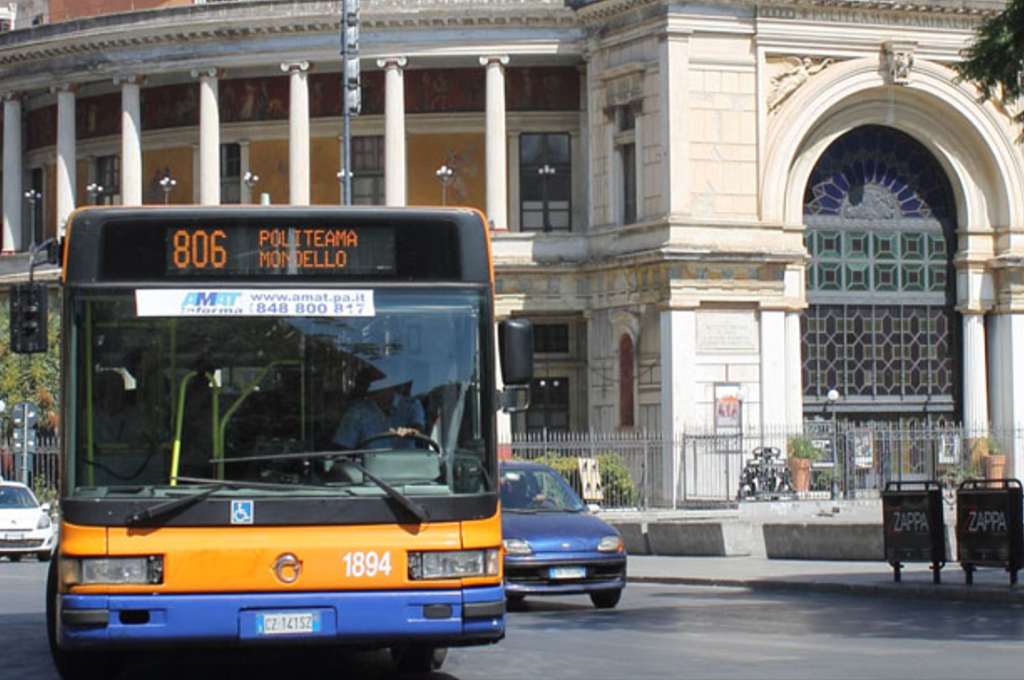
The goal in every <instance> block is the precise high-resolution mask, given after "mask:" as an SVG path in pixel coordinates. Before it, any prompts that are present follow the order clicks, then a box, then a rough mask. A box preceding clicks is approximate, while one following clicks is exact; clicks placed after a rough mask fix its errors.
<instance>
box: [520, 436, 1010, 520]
mask: <svg viewBox="0 0 1024 680" xmlns="http://www.w3.org/2000/svg"><path fill="white" fill-rule="evenodd" d="M801 442H802V443H804V444H805V445H806V446H805V448H807V449H810V450H811V451H813V452H814V456H815V458H814V460H812V462H811V472H810V479H809V483H808V485H807V487H806V488H788V489H786V490H785V492H784V494H783V495H785V496H786V497H788V498H793V499H827V498H862V497H877V496H878V495H879V493H880V492H881V490H882V489H884V488H885V485H886V484H887V483H888V482H890V481H912V480H936V481H939V482H940V483H942V484H943V485H944V486H945V487H946V488H947V490H948V493H950V494H951V493H952V490H953V489H955V487H956V486H957V485H958V484H959V483H960V482H962V481H963V480H965V479H971V478H974V479H977V478H985V477H994V476H995V477H1004V476H1006V472H1005V469H1009V468H1005V469H1004V470H1003V471H999V470H998V469H997V468H996V467H994V466H993V463H998V461H999V460H1000V456H1005V458H1012V456H1013V453H1014V452H1015V451H1016V452H1024V429H1016V430H1008V431H999V430H984V431H971V430H968V429H965V428H963V427H959V426H934V425H932V426H906V425H896V424H893V423H869V424H857V423H842V422H839V423H836V422H833V421H827V420H822V421H809V422H807V423H805V424H804V426H803V428H802V429H800V430H794V429H791V428H763V429H744V430H735V431H725V432H723V431H721V430H718V431H710V430H709V431H694V430H690V431H687V432H685V433H682V434H679V435H677V436H675V437H673V438H671V439H667V438H663V437H662V436H660V435H658V434H651V433H644V432H636V433H597V432H536V433H529V434H516V435H513V436H512V439H511V442H510V443H508V444H507V447H506V448H507V449H508V450H510V451H511V455H512V457H514V458H518V459H523V460H541V461H542V462H545V463H548V464H552V465H553V466H555V467H556V468H558V469H559V471H560V472H562V473H563V474H564V475H565V476H566V477H567V478H568V479H569V480H570V481H571V482H572V483H573V484H574V485H576V486H577V488H578V489H582V488H583V485H582V483H581V480H580V477H579V474H580V472H579V470H580V469H581V467H580V465H579V462H578V461H579V460H581V459H583V460H595V461H597V464H598V469H599V471H600V478H601V485H602V491H603V494H602V497H601V498H600V499H598V500H597V502H599V504H600V505H602V507H605V508H608V509H614V508H637V509H646V508H678V507H683V506H687V505H689V506H693V505H704V504H723V503H734V502H737V501H738V500H739V497H740V493H739V487H740V479H741V475H742V473H743V469H744V467H745V466H746V465H747V464H748V463H749V462H751V461H752V460H753V459H754V455H753V453H754V451H755V449H757V448H758V447H774V448H777V449H778V450H779V452H780V454H781V456H782V457H783V458H791V457H792V456H791V455H790V452H791V450H792V449H793V448H794V444H797V443H801ZM1006 464H1007V465H1009V464H1008V463H1006ZM1018 474H1019V473H1018ZM779 495H780V494H779V493H772V494H770V495H769V494H766V495H765V496H764V497H771V498H778V497H779ZM759 497H760V496H758V495H756V494H755V495H753V496H750V499H751V500H757V499H758V498H759ZM588 500H591V499H588Z"/></svg>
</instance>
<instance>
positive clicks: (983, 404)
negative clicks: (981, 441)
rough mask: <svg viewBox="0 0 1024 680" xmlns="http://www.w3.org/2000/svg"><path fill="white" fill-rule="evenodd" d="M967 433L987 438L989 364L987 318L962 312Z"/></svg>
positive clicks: (965, 427)
mask: <svg viewBox="0 0 1024 680" xmlns="http://www.w3.org/2000/svg"><path fill="white" fill-rule="evenodd" d="M961 319H962V324H963V336H964V429H965V430H966V431H967V436H968V437H969V438H972V439H973V438H980V437H986V436H987V435H988V424H989V415H988V362H987V360H986V350H985V345H986V342H985V315H984V314H978V313H968V312H966V311H965V312H963V313H962V315H961Z"/></svg>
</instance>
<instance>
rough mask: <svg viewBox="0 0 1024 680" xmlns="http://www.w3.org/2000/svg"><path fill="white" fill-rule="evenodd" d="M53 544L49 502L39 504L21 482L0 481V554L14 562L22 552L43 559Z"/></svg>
mask: <svg viewBox="0 0 1024 680" xmlns="http://www.w3.org/2000/svg"><path fill="white" fill-rule="evenodd" d="M56 545H57V525H56V523H54V521H53V520H52V519H51V518H50V504H49V503H43V504H42V505H40V504H39V501H38V500H36V497H35V494H33V493H32V491H31V490H29V488H28V487H27V486H25V485H24V484H20V483H18V482H4V481H0V556H3V555H6V556H7V557H8V559H10V560H11V561H12V562H17V561H18V560H20V559H21V556H22V555H35V556H36V557H37V558H38V559H39V560H40V561H43V562H45V561H47V560H49V559H50V558H51V557H52V556H53V550H54V548H55V547H56Z"/></svg>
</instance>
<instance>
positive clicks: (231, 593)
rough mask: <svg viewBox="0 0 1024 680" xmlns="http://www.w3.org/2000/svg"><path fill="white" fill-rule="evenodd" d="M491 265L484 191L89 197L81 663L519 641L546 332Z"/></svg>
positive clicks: (74, 234) (74, 276) (72, 355)
mask: <svg viewBox="0 0 1024 680" xmlns="http://www.w3.org/2000/svg"><path fill="white" fill-rule="evenodd" d="M493 277H494V275H493V265H492V260H491V255H490V241H489V235H488V230H487V227H486V222H485V220H484V219H483V216H482V215H480V214H479V213H478V212H476V211H472V210H465V209H411V208H399V209H388V208H361V209H356V208H293V207H273V208H269V207H259V206H252V207H231V208H229V207H209V208H204V207H182V208H174V207H172V208H166V207H161V208H86V209H83V210H80V211H78V212H76V213H75V214H73V216H72V218H71V219H70V221H69V224H68V229H67V237H66V238H65V241H64V244H63V269H62V302H61V310H62V314H61V324H62V333H61V343H62V354H61V357H62V360H61V361H62V368H63V377H62V380H63V387H62V393H63V398H62V403H61V435H62V468H61V469H62V478H61V484H60V487H61V488H60V512H61V521H60V543H59V550H58V554H57V555H56V556H55V559H54V560H53V562H52V565H51V570H50V578H49V582H48V589H47V616H48V627H49V634H50V645H51V650H52V653H53V656H54V660H55V662H56V665H57V667H58V670H59V671H60V673H61V675H62V677H65V678H73V677H97V676H100V677H102V676H103V675H104V672H102V670H101V669H108V670H109V669H110V667H111V666H116V665H117V664H118V662H119V659H121V658H122V652H124V651H127V650H133V649H140V648H149V647H154V646H160V645H174V646H177V647H181V646H189V645H193V644H195V645H199V644H202V645H211V644H212V645H226V646H234V645H245V644H256V645H258V644H261V643H275V642H277V643H280V642H287V643H299V642H303V643H318V642H322V643H325V644H332V645H337V644H341V645H353V646H360V647H364V648H365V647H371V648H390V649H391V652H392V654H393V655H394V657H395V659H396V662H397V663H398V665H399V666H400V667H403V668H405V669H409V670H428V669H433V668H437V667H439V666H440V663H441V662H442V661H443V658H444V653H445V650H446V649H447V648H448V647H452V646H467V645H476V644H487V643H493V642H496V641H498V640H500V639H501V638H502V637H503V635H504V630H505V615H504V613H505V594H504V591H503V587H502V560H501V552H500V551H501V546H502V541H501V522H500V516H499V503H498V488H497V482H496V480H497V477H498V476H497V455H496V448H497V447H496V436H495V432H496V412H497V411H498V410H500V409H501V408H507V409H514V408H515V407H516V404H519V405H521V404H522V403H523V401H524V399H523V397H522V392H523V390H524V386H525V385H527V384H528V383H529V380H530V375H531V370H532V369H531V364H532V344H531V330H530V327H529V324H528V323H527V322H520V321H517V320H515V319H510V320H506V321H503V322H502V323H501V324H499V325H498V326H497V327H496V326H495V320H494V300H493V295H494V292H493V291H494V282H493ZM33 285H38V284H33ZM30 297H31V296H30ZM19 299H21V300H24V299H25V298H24V296H21V297H20V298H19ZM34 324H35V322H33V323H32V324H23V323H22V321H21V320H20V317H19V318H12V325H13V326H14V327H15V331H14V332H15V334H18V333H28V334H32V333H36V334H38V333H39V328H38V326H36V325H34ZM44 333H45V331H44ZM28 344H29V345H31V342H29V343H28ZM499 350H500V351H499ZM499 353H500V354H501V363H502V370H503V375H502V377H503V382H504V384H505V386H504V387H501V386H500V384H499V382H498V379H497V375H496V372H495V371H496V369H495V364H496V362H497V357H496V355H497V354H499Z"/></svg>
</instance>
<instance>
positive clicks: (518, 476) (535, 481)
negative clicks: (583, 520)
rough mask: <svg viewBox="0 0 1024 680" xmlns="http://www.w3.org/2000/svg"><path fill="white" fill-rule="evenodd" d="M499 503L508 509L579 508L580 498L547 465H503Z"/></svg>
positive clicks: (529, 510) (574, 509)
mask: <svg viewBox="0 0 1024 680" xmlns="http://www.w3.org/2000/svg"><path fill="white" fill-rule="evenodd" d="M501 506H502V509H504V510H507V511H511V512H582V511H583V510H584V507H585V506H584V505H583V501H582V500H580V497H579V496H578V495H576V492H575V491H573V490H572V487H570V486H569V485H568V484H567V483H566V482H565V480H564V479H562V476H561V475H559V474H558V473H557V472H555V471H554V470H551V469H547V468H508V467H506V468H503V469H502V471H501Z"/></svg>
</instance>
